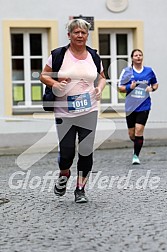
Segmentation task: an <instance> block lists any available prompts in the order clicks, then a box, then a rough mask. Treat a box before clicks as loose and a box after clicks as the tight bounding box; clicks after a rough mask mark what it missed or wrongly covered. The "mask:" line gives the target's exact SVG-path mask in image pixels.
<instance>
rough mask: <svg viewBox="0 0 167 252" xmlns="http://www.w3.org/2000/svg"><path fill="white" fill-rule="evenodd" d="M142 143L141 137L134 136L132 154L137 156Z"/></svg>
mask: <svg viewBox="0 0 167 252" xmlns="http://www.w3.org/2000/svg"><path fill="white" fill-rule="evenodd" d="M143 141H144V138H143V136H135V141H134V154H136V155H137V156H139V154H140V151H141V148H142V146H143Z"/></svg>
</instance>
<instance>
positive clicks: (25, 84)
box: [11, 29, 48, 112]
mask: <svg viewBox="0 0 167 252" xmlns="http://www.w3.org/2000/svg"><path fill="white" fill-rule="evenodd" d="M47 48H48V47H47V32H46V30H45V29H11V68H12V87H13V88H12V93H13V111H14V112H17V111H20V110H21V111H25V112H26V111H29V110H31V111H32V110H33V109H34V111H36V110H37V109H38V108H40V107H41V104H42V95H43V85H42V84H41V82H40V81H39V75H40V73H41V70H42V68H43V66H44V64H45V62H46V58H47V55H46V53H47Z"/></svg>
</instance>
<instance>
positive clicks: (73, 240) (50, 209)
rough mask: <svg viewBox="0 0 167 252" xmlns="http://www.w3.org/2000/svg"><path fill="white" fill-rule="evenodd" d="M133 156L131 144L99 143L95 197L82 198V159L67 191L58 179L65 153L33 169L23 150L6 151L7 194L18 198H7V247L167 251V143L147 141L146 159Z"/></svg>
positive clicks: (0, 245) (1, 227) (11, 251)
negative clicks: (60, 192) (23, 163)
mask: <svg viewBox="0 0 167 252" xmlns="http://www.w3.org/2000/svg"><path fill="white" fill-rule="evenodd" d="M131 157H132V149H131V148H127V149H112V150H97V151H96V152H95V155H94V168H93V173H92V174H91V176H90V180H89V183H88V184H87V190H86V191H87V196H88V198H89V202H88V203H87V204H76V203H75V202H74V193H73V191H74V188H75V176H76V170H75V166H76V159H75V162H74V164H73V167H72V177H71V178H70V181H69V184H68V190H67V193H66V195H65V196H63V197H61V198H59V197H57V196H55V195H54V193H53V183H52V182H53V180H51V177H52V178H53V177H54V172H55V171H58V166H57V153H50V154H48V155H47V156H45V157H44V158H43V159H41V160H40V161H38V162H37V163H36V164H34V165H33V167H31V168H30V169H29V170H28V171H26V170H21V169H20V168H19V167H18V166H17V164H16V158H17V156H0V175H1V183H0V192H1V194H0V197H6V198H8V199H9V200H10V202H9V203H6V204H1V205H0V223H1V224H0V234H1V235H0V252H2V251H5V252H22V251H26V252H29V251H31V252H43V251H44V252H47V251H49V252H53V251H62V252H64V251H67V252H68V251H69V252H84V251H88V252H95V251H99V252H104V251H111V252H127V251H128V252H140V251H150V252H160V251H167V239H166V237H167V211H166V209H167V208H166V205H167V184H166V181H167V179H166V178H167V147H150V148H149V147H145V148H143V149H142V152H141V155H140V159H141V165H136V166H132V165H131ZM46 174H47V175H48V176H50V180H49V179H47V180H46ZM56 174H57V173H56ZM44 178H45V179H44ZM73 178H74V180H73Z"/></svg>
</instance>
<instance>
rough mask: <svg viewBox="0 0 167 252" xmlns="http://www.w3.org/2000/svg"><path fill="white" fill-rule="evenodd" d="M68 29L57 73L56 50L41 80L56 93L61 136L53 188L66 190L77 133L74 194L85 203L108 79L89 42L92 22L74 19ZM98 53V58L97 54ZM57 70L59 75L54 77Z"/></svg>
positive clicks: (58, 124)
mask: <svg viewBox="0 0 167 252" xmlns="http://www.w3.org/2000/svg"><path fill="white" fill-rule="evenodd" d="M67 29H68V38H69V40H70V44H69V45H68V46H67V47H66V51H65V54H64V58H63V62H62V65H61V67H60V69H59V71H58V73H54V68H55V65H54V64H55V63H54V62H55V58H54V50H53V51H52V54H51V55H50V57H49V58H48V61H47V63H46V66H45V67H44V69H43V71H42V74H41V77H40V80H41V82H43V83H44V84H46V85H47V86H49V87H51V88H52V90H53V92H54V94H55V96H56V101H55V107H54V113H55V121H56V127H57V132H58V137H59V158H58V163H59V168H60V175H59V179H58V181H57V182H56V184H55V187H54V192H55V194H56V195H59V196H63V195H64V194H65V192H66V186H67V181H68V179H69V177H70V174H71V172H70V167H71V166H72V163H73V160H74V157H75V146H76V137H77V136H78V143H79V145H78V162H77V185H76V189H75V191H74V195H75V202H76V203H83V202H87V201H88V200H87V197H86V196H85V190H84V187H85V184H86V182H87V180H88V176H89V173H90V171H91V169H92V165H93V144H94V137H95V130H96V124H97V114H98V106H97V101H98V100H100V98H101V94H102V90H103V89H104V87H105V84H106V79H105V76H104V72H103V66H102V63H101V60H100V71H99V74H98V75H97V64H96V62H95V59H94V57H93V56H92V54H93V51H94V50H93V49H91V48H89V47H88V46H86V41H87V38H88V35H89V33H88V31H89V29H90V24H89V23H88V22H86V21H85V20H82V19H74V20H71V21H70V22H69V23H68V26H67ZM96 57H98V58H99V56H98V55H96ZM55 74H57V79H55V78H52V76H54V75H55ZM97 76H98V77H97ZM95 80H96V83H97V84H96V87H95V84H94V82H95Z"/></svg>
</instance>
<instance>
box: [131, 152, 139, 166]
mask: <svg viewBox="0 0 167 252" xmlns="http://www.w3.org/2000/svg"><path fill="white" fill-rule="evenodd" d="M132 164H133V165H139V164H140V160H139V157H138V156H137V155H136V154H134V155H133V158H132Z"/></svg>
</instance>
